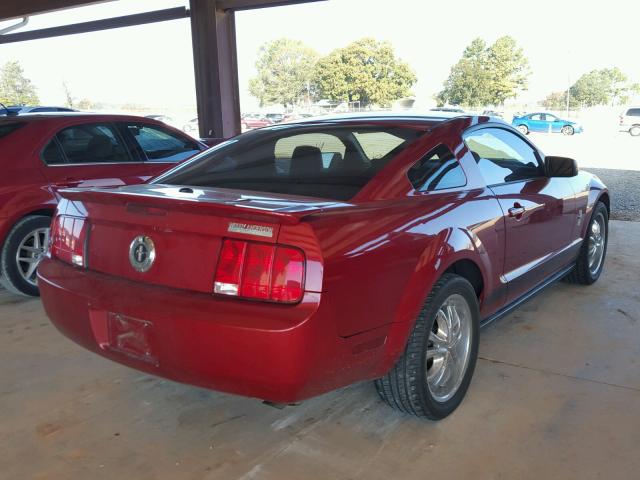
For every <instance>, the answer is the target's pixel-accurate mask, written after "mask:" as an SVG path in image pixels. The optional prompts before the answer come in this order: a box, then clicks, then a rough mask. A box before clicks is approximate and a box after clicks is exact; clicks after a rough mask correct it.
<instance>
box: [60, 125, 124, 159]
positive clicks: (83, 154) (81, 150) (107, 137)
mask: <svg viewBox="0 0 640 480" xmlns="http://www.w3.org/2000/svg"><path fill="white" fill-rule="evenodd" d="M57 138H58V141H59V142H60V146H61V147H62V150H63V151H64V153H65V155H66V157H67V159H68V161H69V163H120V162H129V161H131V159H130V157H129V153H128V152H127V149H126V148H125V146H124V144H123V142H122V140H121V139H120V136H119V135H118V133H117V131H116V130H115V128H114V127H113V126H111V125H104V124H91V125H78V126H74V127H69V128H65V129H64V130H62V131H61V132H60V133H58V135H57Z"/></svg>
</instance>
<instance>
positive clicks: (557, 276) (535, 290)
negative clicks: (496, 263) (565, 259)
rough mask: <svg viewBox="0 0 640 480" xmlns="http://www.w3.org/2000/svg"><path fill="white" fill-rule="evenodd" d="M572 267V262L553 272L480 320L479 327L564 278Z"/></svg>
mask: <svg viewBox="0 0 640 480" xmlns="http://www.w3.org/2000/svg"><path fill="white" fill-rule="evenodd" d="M574 267H575V265H574V264H573V263H572V264H571V265H569V266H568V267H565V268H564V269H562V270H560V271H559V272H557V273H554V274H553V275H551V276H550V277H549V278H547V279H546V280H545V281H544V282H542V283H541V284H539V285H538V286H536V287H535V288H533V289H532V290H529V291H528V292H527V293H525V294H524V295H522V296H521V297H520V298H518V299H516V300H514V301H513V302H511V303H510V304H509V305H507V306H505V307H503V308H501V309H500V310H498V311H497V312H496V313H494V314H493V315H490V316H488V317H487V318H485V319H484V320H482V321H481V322H480V328H483V327H486V326H488V325H489V324H491V323H493V322H495V321H496V320H498V319H499V318H502V317H504V316H505V315H507V314H509V313H511V312H512V311H513V310H515V309H516V308H518V307H519V306H520V305H522V304H523V303H525V302H527V301H528V300H531V299H532V298H533V297H535V296H536V295H537V294H538V293H540V292H541V291H542V290H544V289H545V288H547V287H548V286H549V285H551V284H552V283H555V282H557V281H558V280H560V279H562V278H564V277H565V276H566V275H567V274H568V273H569V272H571V270H573V269H574Z"/></svg>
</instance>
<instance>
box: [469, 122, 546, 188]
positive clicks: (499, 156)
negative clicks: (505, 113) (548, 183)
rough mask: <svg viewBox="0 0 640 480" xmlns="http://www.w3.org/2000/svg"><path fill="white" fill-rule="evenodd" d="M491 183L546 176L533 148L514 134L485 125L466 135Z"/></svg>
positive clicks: (481, 168)
mask: <svg viewBox="0 0 640 480" xmlns="http://www.w3.org/2000/svg"><path fill="white" fill-rule="evenodd" d="M465 142H466V143H467V146H468V147H469V149H470V150H471V153H472V154H473V156H474V158H475V159H476V162H477V163H478V168H480V172H481V173H482V176H483V177H484V179H485V181H486V182H487V185H495V184H499V183H506V182H513V181H516V180H525V179H528V178H534V177H540V176H543V174H544V172H543V169H542V167H541V165H540V162H539V161H538V158H537V156H536V154H535V152H534V150H533V148H532V147H531V146H530V145H529V144H528V143H526V142H525V141H524V140H522V139H521V138H519V137H518V136H517V135H515V134H514V133H511V132H509V131H507V130H503V129H500V128H484V129H481V130H476V131H474V132H472V133H470V134H467V135H465Z"/></svg>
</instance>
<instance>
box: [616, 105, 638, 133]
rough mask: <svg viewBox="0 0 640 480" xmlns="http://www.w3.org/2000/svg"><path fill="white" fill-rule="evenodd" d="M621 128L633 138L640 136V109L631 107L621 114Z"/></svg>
mask: <svg viewBox="0 0 640 480" xmlns="http://www.w3.org/2000/svg"><path fill="white" fill-rule="evenodd" d="M620 128H621V129H623V130H625V131H627V132H629V133H630V134H631V136H632V137H637V136H638V135H640V107H631V108H628V109H627V110H625V111H623V112H622V113H621V114H620Z"/></svg>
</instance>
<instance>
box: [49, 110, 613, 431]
mask: <svg viewBox="0 0 640 480" xmlns="http://www.w3.org/2000/svg"><path fill="white" fill-rule="evenodd" d="M441 116H443V117H447V118H441V119H438V118H435V114H434V115H433V116H429V117H419V116H407V115H406V114H395V116H393V115H383V114H370V115H365V116H347V117H334V118H327V119H326V120H319V119H314V120H311V121H308V122H306V123H305V122H300V123H291V124H281V125H277V126H272V127H265V128H262V129H259V130H254V131H251V132H247V133H244V134H241V135H240V136H237V137H235V138H234V139H232V140H230V141H228V142H226V143H223V144H221V145H219V146H218V147H215V148H213V149H211V150H209V151H208V152H207V153H206V154H203V155H201V156H199V157H197V158H196V159H194V160H192V161H188V162H185V163H183V164H181V165H179V166H177V167H176V168H173V169H171V170H170V171H168V172H166V173H164V174H162V175H160V176H158V177H156V178H154V179H153V180H152V181H150V183H149V184H145V185H137V186H124V187H118V188H111V189H103V188H93V189H84V190H80V189H66V190H64V191H62V192H61V195H62V197H63V200H62V201H61V202H60V204H59V205H58V210H57V214H56V217H55V219H54V221H53V225H54V230H53V233H52V246H51V251H50V254H48V256H47V258H46V259H45V260H44V261H43V262H42V264H41V266H40V268H39V271H38V275H39V278H40V288H41V292H42V300H43V303H44V307H45V310H46V312H47V314H48V315H49V317H50V318H51V320H52V321H53V323H54V324H55V325H56V326H57V328H58V329H59V330H60V331H61V332H62V333H64V334H65V335H67V336H68V337H69V338H71V339H72V340H74V341H75V342H77V343H78V344H80V345H82V346H84V347H85V348H87V349H89V350H91V351H93V352H95V353H97V354H100V355H103V356H105V357H107V358H110V359H112V360H114V361H117V362H120V363H123V364H125V365H129V366H131V367H133V368H136V369H139V370H142V371H145V372H149V373H152V374H155V375H159V376H163V377H167V378H170V379H173V380H176V381H180V382H185V383H189V384H194V385H200V386H202V387H206V388H211V389H215V390H221V391H225V392H231V393H235V394H239V395H246V396H250V397H257V398H260V399H265V400H268V401H270V402H274V403H280V404H289V403H292V402H298V401H300V400H303V399H306V398H309V397H312V396H315V395H319V394H322V393H324V392H327V391H330V390H333V389H336V388H339V387H342V386H345V385H349V384H351V383H354V382H358V381H361V380H367V379H375V383H376V387H377V390H378V392H379V394H380V396H381V397H382V398H383V399H384V400H385V401H386V402H388V403H389V404H390V405H392V406H395V407H396V408H398V409H400V410H402V411H405V412H408V413H411V414H415V415H418V416H424V417H428V418H432V419H440V418H443V417H445V416H447V415H449V414H450V413H451V412H453V410H454V409H455V408H456V407H457V406H458V405H459V404H460V402H461V401H462V399H463V397H464V395H465V392H466V391H467V387H468V386H469V383H470V381H471V376H472V374H473V370H474V366H475V363H476V358H477V355H478V335H479V327H480V326H481V325H486V324H488V323H490V322H492V321H493V320H495V319H496V318H499V317H500V316H502V315H504V314H506V313H508V312H510V311H511V310H512V309H513V308H514V307H516V306H518V305H520V304H521V303H523V302H524V301H526V300H527V299H529V298H530V297H531V296H532V295H534V294H535V293H537V292H538V291H539V290H540V289H542V288H543V287H545V286H547V285H549V284H551V283H552V282H554V281H555V280H558V279H560V278H563V277H565V276H567V275H569V278H570V279H571V280H573V281H575V282H578V283H582V284H591V283H593V282H595V281H596V280H597V279H598V277H599V276H600V273H601V272H602V268H603V264H604V258H605V252H606V248H607V234H608V216H609V195H608V192H607V189H606V188H605V186H604V185H603V184H602V183H601V182H600V180H599V179H598V178H597V177H595V176H593V175H591V174H589V173H586V172H578V170H577V166H576V162H575V161H574V160H571V159H568V158H562V157H552V156H547V157H545V155H544V154H543V153H542V152H541V151H540V150H538V149H537V148H536V147H535V146H534V145H533V144H532V143H531V142H530V141H529V140H527V138H526V137H525V136H523V135H521V134H520V133H519V132H518V131H517V130H515V129H513V128H512V127H510V126H509V125H508V124H506V123H505V122H502V121H499V120H492V119H489V118H487V117H470V116H462V117H460V116H459V117H455V118H452V117H451V115H444V114H443V115H441ZM324 155H328V156H329V157H330V161H329V162H324V161H323V156H324ZM489 186H490V187H489Z"/></svg>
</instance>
